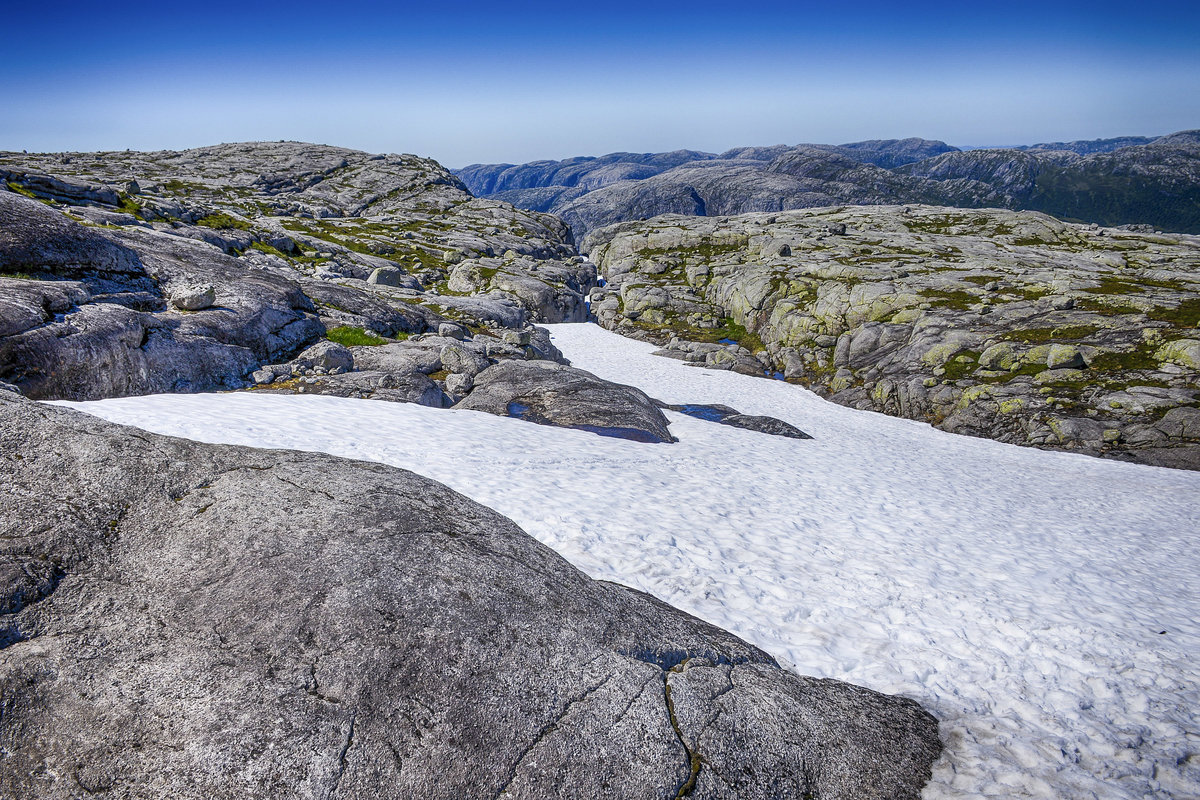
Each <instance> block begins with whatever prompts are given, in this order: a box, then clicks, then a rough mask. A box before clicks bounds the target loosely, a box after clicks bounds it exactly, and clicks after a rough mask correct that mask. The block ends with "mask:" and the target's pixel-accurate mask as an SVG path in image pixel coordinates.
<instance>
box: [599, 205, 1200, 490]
mask: <svg viewBox="0 0 1200 800" xmlns="http://www.w3.org/2000/svg"><path fill="white" fill-rule="evenodd" d="M582 249H583V250H584V251H585V252H587V253H588V255H589V257H590V258H591V259H592V260H593V261H594V262H595V263H596V264H597V265H599V267H600V270H601V274H602V276H603V284H602V286H600V287H597V288H596V289H593V290H592V294H591V298H592V311H593V313H594V314H595V316H596V318H597V320H598V321H599V322H600V324H602V325H604V326H605V327H608V328H610V329H613V330H616V331H619V332H621V333H623V334H625V335H628V336H634V337H638V338H643V339H647V340H650V341H654V342H658V343H659V344H661V345H663V346H664V349H663V350H662V351H661V354H662V355H664V356H669V357H672V358H678V359H682V360H685V361H687V362H689V363H694V364H696V365H698V366H703V367H707V368H713V369H731V370H734V371H737V372H743V373H745V374H751V375H764V374H766V375H773V376H774V377H777V378H782V379H786V380H789V381H793V382H796V383H799V384H801V385H804V386H807V387H809V388H811V389H813V390H814V391H817V392H819V393H821V394H822V395H824V396H826V397H828V398H830V399H832V400H834V401H836V402H839V403H842V404H844V405H849V406H853V407H855V408H862V409H870V410H873V411H879V412H883V413H887V414H893V415H897V416H903V417H908V418H911V419H917V420H925V421H928V422H930V423H932V424H934V425H935V426H937V427H939V428H941V429H943V430H948V431H953V432H956V433H964V434H970V435H974V436H983V437H988V438H992V439H997V440H1000V441H1004V442H1011V443H1014V444H1022V445H1033V446H1038V447H1047V448H1060V449H1068V450H1075V451H1079V452H1085V453H1089V454H1093V455H1100V456H1106V457H1113V458H1121V459H1126V460H1132V461H1138V462H1141V463H1147V464H1157V465H1164V466H1173V467H1182V468H1187V469H1200V238H1198V237H1195V236H1189V235H1185V234H1153V233H1143V232H1134V231H1130V230H1125V229H1118V228H1103V227H1100V226H1098V225H1078V224H1070V223H1065V222H1062V221H1060V220H1057V219H1055V218H1053V217H1050V216H1048V215H1045V214H1040V213H1036V212H1028V211H1022V212H1016V211H1007V210H1001V209H981V210H958V209H949V208H944V207H930V206H921V205H895V206H857V207H847V206H839V207H832V208H821V209H812V210H805V211H791V212H784V213H771V214H765V213H758V214H745V215H740V216H732V217H707V218H706V217H693V216H681V215H664V216H659V217H656V218H654V219H651V220H648V221H645V222H627V223H621V224H617V225H613V226H609V227H606V228H602V229H600V230H597V231H593V232H592V233H591V234H589V235H588V237H587V238H586V239H585V240H584V242H583V244H582Z"/></svg>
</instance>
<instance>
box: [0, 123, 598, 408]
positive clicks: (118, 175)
mask: <svg viewBox="0 0 1200 800" xmlns="http://www.w3.org/2000/svg"><path fill="white" fill-rule="evenodd" d="M0 164H2V165H3V169H0V172H2V173H3V175H2V176H0V177H4V179H5V180H6V181H7V182H8V187H9V188H10V189H12V190H13V191H11V192H10V191H6V190H0V379H2V380H5V381H7V382H11V383H13V384H15V385H17V386H19V387H20V388H21V390H22V391H23V392H25V393H26V394H27V395H29V396H32V397H37V398H68V399H95V398H100V397H111V396H116V395H123V394H140V393H146V392H162V391H199V390H206V389H214V388H238V387H244V386H246V385H247V384H248V383H251V382H252V383H254V384H257V385H268V384H269V385H271V386H272V390H273V391H279V390H288V389H289V388H297V390H307V391H329V392H332V393H337V394H342V393H346V392H351V393H355V394H356V396H362V394H361V393H362V392H363V391H365V388H367V387H372V386H373V387H375V388H376V389H380V390H386V391H376V392H374V393H372V394H371V396H373V397H384V396H386V397H387V398H388V399H399V398H401V397H418V398H423V399H424V400H425V401H428V402H431V403H434V404H436V405H441V404H443V401H444V400H445V396H444V395H443V394H442V390H443V388H444V386H443V384H442V383H440V382H439V383H436V385H434V386H433V390H430V388H429V386H428V384H429V379H428V378H427V377H426V376H427V375H428V374H429V372H432V371H435V370H430V371H426V372H424V373H423V374H422V376H421V377H414V376H413V374H412V371H411V370H408V371H401V372H387V371H384V372H385V375H383V376H381V375H374V374H373V375H369V376H359V377H357V378H338V379H337V380H333V379H329V378H330V377H331V373H333V372H335V371H339V372H340V371H346V370H347V369H349V367H347V366H346V365H341V366H340V367H339V366H334V365H330V364H324V363H322V364H317V365H314V364H309V363H296V364H293V365H291V366H289V367H287V368H286V369H284V368H283V365H284V364H285V362H287V361H288V360H289V359H291V358H293V357H294V356H295V355H296V353H297V352H298V351H300V350H302V349H304V348H305V347H308V346H310V345H313V344H314V343H316V342H317V341H318V340H319V339H321V338H323V337H324V336H326V335H328V336H330V337H332V338H333V339H334V340H335V341H338V342H344V343H348V344H352V345H359V344H385V343H386V342H388V341H392V340H404V339H406V338H408V337H415V336H419V335H421V334H426V333H431V332H436V331H438V330H439V329H440V328H442V327H443V326H447V325H450V326H451V327H450V328H447V330H451V329H453V330H456V331H458V333H457V334H456V338H459V339H467V340H470V339H472V338H474V337H475V336H478V335H482V336H483V339H484V340H494V341H495V342H496V345H495V346H494V347H493V346H491V345H485V344H484V343H483V342H482V341H481V343H480V348H479V349H481V351H485V354H486V357H487V358H489V359H492V360H497V359H503V358H514V357H515V358H539V357H555V351H553V348H551V347H548V340H547V341H546V342H545V344H546V345H547V346H546V347H537V346H534V347H532V348H531V347H529V346H521V347H511V348H509V347H505V346H501V339H502V337H501V333H500V331H499V330H498V329H500V328H514V329H519V330H521V331H524V335H525V336H526V338H527V339H529V338H530V336H531V330H532V329H531V327H530V323H532V322H564V321H582V320H584V319H586V318H587V313H588V311H587V305H586V301H585V298H586V295H587V292H588V291H589V290H590V289H591V288H592V286H593V285H594V284H595V267H594V266H593V265H592V264H589V263H587V262H586V261H584V259H582V258H580V257H578V256H577V255H576V254H575V250H574V246H573V245H572V242H571V237H570V233H569V231H568V230H567V228H566V227H565V226H564V225H563V223H562V222H561V221H560V220H558V219H556V218H554V217H550V216H547V215H542V214H532V213H529V212H525V211H520V210H518V209H515V208H513V207H512V206H508V205H506V204H504V203H501V202H497V201H492V200H477V199H475V198H472V197H471V196H470V194H469V193H467V192H466V190H465V189H464V187H463V186H462V184H461V183H460V182H459V181H458V180H457V179H456V178H454V177H453V176H452V175H450V174H449V173H448V172H446V171H445V170H444V169H442V168H441V167H440V166H438V165H437V164H435V163H434V162H431V161H428V160H424V159H419V158H416V157H414V156H372V155H369V154H366V153H359V152H356V151H352V150H343V149H340V148H332V147H324V146H316V145H303V144H297V143H270V144H268V143H259V144H248V145H222V146H220V147H213V148H202V149H199V150H191V151H184V152H163V153H128V152H126V153H96V154H62V155H54V154H50V155H46V154H40V155H32V156H28V155H24V154H16V153H7V154H0ZM131 174H133V175H136V176H137V181H136V182H135V183H136V184H137V185H136V186H135V187H133V189H134V191H136V192H137V194H136V197H135V196H131V195H129V194H127V191H128V190H129V189H130V187H131V186H132V184H130V185H129V186H127V185H126V184H127V183H128V178H129V176H130V175H131ZM16 192H20V193H24V194H27V195H31V196H33V197H37V198H39V199H41V200H42V201H43V203H46V204H51V205H55V206H56V208H54V209H52V208H49V207H47V205H45V204H43V203H39V202H35V201H34V200H32V199H29V198H27V197H21V196H19V194H17V193H16ZM534 338H537V337H534ZM543 338H544V337H543ZM525 345H529V341H526V342H525ZM559 357H560V356H559ZM301 362H304V359H301ZM264 365H265V366H264ZM484 366H486V364H484ZM314 367H316V368H318V370H317V374H319V375H321V376H323V378H322V380H320V381H315V380H313V381H311V382H309V383H307V384H305V385H304V386H303V387H289V386H285V385H282V384H283V383H284V382H277V381H278V379H279V378H282V377H284V376H285V375H286V376H287V377H288V378H292V377H304V378H305V379H306V380H307V379H309V378H313V377H314V375H313V374H312V371H313V369H314ZM332 377H337V376H332ZM433 380H435V381H440V380H441V379H440V378H435V379H433ZM454 389H455V391H454V394H455V396H456V397H458V396H461V394H462V393H465V392H467V391H469V390H470V386H469V384H465V383H464V382H463V381H462V380H461V379H456V381H455V386H454ZM438 398H441V399H438Z"/></svg>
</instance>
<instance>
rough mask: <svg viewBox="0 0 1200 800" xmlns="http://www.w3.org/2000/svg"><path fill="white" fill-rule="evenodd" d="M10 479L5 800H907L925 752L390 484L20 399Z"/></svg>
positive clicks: (453, 507)
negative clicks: (689, 798) (684, 798)
mask: <svg viewBox="0 0 1200 800" xmlns="http://www.w3.org/2000/svg"><path fill="white" fill-rule="evenodd" d="M0 460H2V461H3V462H4V463H5V465H6V467H5V469H4V470H2V471H0V492H2V493H3V496H4V497H5V498H6V501H5V502H6V508H5V513H4V515H3V517H2V518H0V543H2V544H0V590H2V591H3V604H4V605H3V609H4V616H3V636H2V637H0V647H2V648H3V650H2V653H0V694H2V696H3V698H4V713H3V715H0V737H2V738H3V741H4V742H5V747H4V758H3V769H0V795H3V796H4V797H8V798H13V800H34V798H37V800H67V798H76V797H80V796H84V795H92V794H101V795H105V794H107V795H110V796H113V797H118V796H119V797H122V798H125V799H126V800H149V799H150V798H162V797H170V798H174V800H199V799H200V798H204V800H232V798H244V797H272V798H277V799H278V800H292V799H293V798H296V799H298V798H313V797H324V798H330V797H420V798H428V799H429V800H443V799H444V800H449V798H454V799H455V800H458V799H459V798H495V797H502V796H503V797H513V798H602V797H628V798H659V797H673V796H680V795H682V794H687V793H689V792H691V793H693V794H694V795H695V796H698V797H730V798H732V797H739V798H767V797H781V796H787V797H797V798H799V797H805V796H808V797H821V798H824V799H825V800H850V798H879V800H882V799H883V798H900V799H901V800H909V799H911V800H915V798H917V797H919V796H920V792H921V787H922V785H923V784H924V783H925V782H926V780H927V779H928V778H929V776H930V771H931V764H932V763H933V761H934V759H936V758H937V756H938V754H939V751H940V748H941V745H940V742H939V740H938V735H937V722H936V721H935V720H934V719H933V718H932V717H931V716H930V715H929V714H927V713H926V712H925V711H923V710H922V709H921V708H920V707H919V706H918V705H917V704H916V703H914V702H912V701H911V700H907V699H903V698H897V697H888V696H885V695H881V694H877V693H875V692H872V691H869V690H866V689H861V688H858V687H855V686H851V685H848V684H844V683H840V682H837V681H833V680H823V679H814V678H807V677H803V676H799V675H796V674H793V673H791V672H789V671H786V670H783V669H780V668H779V667H778V666H777V665H776V664H775V662H774V661H773V660H772V659H771V658H770V657H769V656H768V655H766V654H765V653H763V652H762V651H760V650H758V649H756V648H754V647H752V646H751V645H748V644H747V643H745V642H743V641H741V640H740V639H738V638H737V637H735V636H733V635H731V634H729V633H727V632H725V631H722V630H720V629H718V628H715V627H713V626H711V625H708V624H706V623H704V622H702V621H700V620H698V619H696V618H694V617H691V616H689V615H687V614H684V613H682V612H680V611H678V610H676V609H674V608H672V607H670V606H667V605H666V604H664V603H662V602H660V601H658V600H655V599H654V598H652V597H650V596H648V595H645V594H642V593H640V592H636V591H633V590H631V589H627V588H625V587H622V586H619V585H616V584H612V583H605V582H599V581H594V580H591V579H590V578H588V577H587V576H586V575H584V574H583V573H582V572H580V571H579V570H577V569H575V568H574V567H572V566H571V565H570V564H569V563H568V562H567V561H565V560H564V559H562V558H561V557H559V556H558V555H557V554H555V553H554V552H553V551H552V550H550V549H549V548H547V547H545V546H544V545H542V544H540V543H539V542H537V541H536V540H534V539H533V538H532V537H530V536H528V535H527V534H525V533H524V532H523V531H521V530H520V529H519V528H518V527H517V526H516V525H515V524H513V523H512V522H510V521H509V520H507V519H505V518H504V517H501V516H500V515H498V514H496V513H495V512H493V511H491V510H489V509H487V508H484V507H483V506H481V505H479V504H477V503H475V502H473V501H471V500H469V499H467V498H466V497H463V496H462V495H459V494H457V493H455V492H453V491H451V490H449V489H447V488H446V487H445V486H442V485H441V484H438V483H435V482H433V481H431V480H428V479H426V478H422V477H419V476H417V475H414V474H412V473H410V472H406V471H404V470H400V469H395V468H392V467H386V466H382V465H378V464H368V463H363V462H355V461H348V460H343V459H339V458H335V457H332V456H328V455H324V454H319V453H300V452H292V451H281V450H252V449H248V448H240V447H230V446H219V445H207V444H199V443H194V442H189V441H186V440H182V439H174V438H169V437H163V436H157V435H153V434H148V433H145V432H141V431H135V430H133V429H130V428H125V427H122V426H117V425H113V424H111V423H108V422H104V421H101V420H98V419H95V418H93V417H89V416H86V415H84V414H80V413H77V412H73V411H67V410H64V409H60V408H54V407H47V406H44V405H40V404H37V403H32V402H29V401H25V400H22V399H20V398H17V397H15V396H14V395H12V394H10V393H0Z"/></svg>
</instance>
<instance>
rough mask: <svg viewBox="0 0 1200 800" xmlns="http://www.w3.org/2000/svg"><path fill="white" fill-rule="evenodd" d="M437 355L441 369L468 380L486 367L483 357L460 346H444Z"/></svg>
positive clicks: (486, 361) (486, 362) (486, 363)
mask: <svg viewBox="0 0 1200 800" xmlns="http://www.w3.org/2000/svg"><path fill="white" fill-rule="evenodd" d="M439 355H440V357H441V360H442V368H443V369H445V370H447V371H449V372H454V373H457V374H459V375H465V376H467V377H468V378H473V377H474V376H476V375H478V374H479V373H480V372H482V371H483V370H485V369H487V367H488V360H487V358H486V357H485V356H483V355H481V354H480V353H478V352H475V351H474V350H472V349H469V348H467V347H465V346H463V345H462V344H448V345H445V346H444V347H443V348H442V349H441V351H440V354H439Z"/></svg>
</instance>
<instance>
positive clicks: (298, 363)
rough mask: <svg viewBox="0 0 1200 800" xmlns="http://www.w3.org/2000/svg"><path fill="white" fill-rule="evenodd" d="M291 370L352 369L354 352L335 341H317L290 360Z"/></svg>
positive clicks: (331, 370) (345, 370)
mask: <svg viewBox="0 0 1200 800" xmlns="http://www.w3.org/2000/svg"><path fill="white" fill-rule="evenodd" d="M292 367H293V369H292V372H293V373H295V372H296V371H297V370H314V371H320V372H328V373H336V372H349V371H350V370H352V369H354V354H353V353H351V352H350V348H348V347H345V346H344V345H340V344H338V343H337V342H331V341H329V340H325V341H323V342H317V343H316V344H314V345H313V346H312V347H310V348H308V349H307V350H305V351H304V352H302V353H301V354H300V355H298V356H296V358H294V359H293V360H292Z"/></svg>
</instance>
